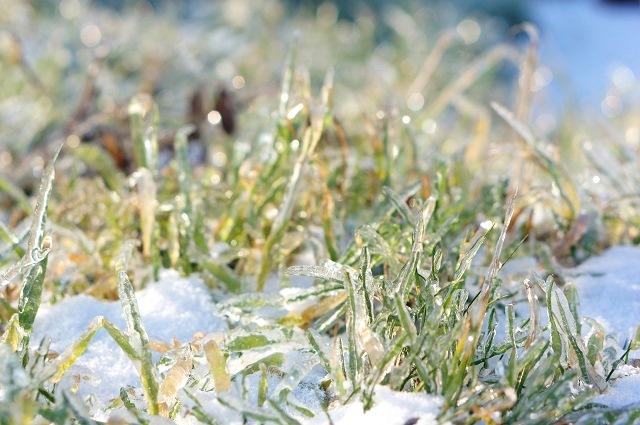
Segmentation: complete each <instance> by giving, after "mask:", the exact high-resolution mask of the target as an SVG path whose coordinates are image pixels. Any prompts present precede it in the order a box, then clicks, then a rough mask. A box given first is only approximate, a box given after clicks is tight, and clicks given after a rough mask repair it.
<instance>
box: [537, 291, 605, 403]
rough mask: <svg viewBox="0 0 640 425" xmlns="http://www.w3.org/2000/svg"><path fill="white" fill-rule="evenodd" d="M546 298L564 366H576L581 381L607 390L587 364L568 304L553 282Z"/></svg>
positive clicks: (580, 338)
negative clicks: (548, 299)
mask: <svg viewBox="0 0 640 425" xmlns="http://www.w3.org/2000/svg"><path fill="white" fill-rule="evenodd" d="M547 297H548V298H550V301H549V302H548V305H549V306H550V309H549V323H550V324H551V326H552V327H554V328H555V334H556V335H557V336H558V337H559V339H560V341H561V344H562V353H563V357H564V359H565V364H566V365H567V366H569V365H572V364H577V365H578V367H579V370H580V373H581V375H582V377H583V379H585V381H586V382H587V383H591V384H594V385H595V386H596V388H598V390H600V392H603V391H604V390H605V389H606V388H607V382H606V380H605V379H604V377H603V376H601V375H600V374H599V373H598V372H597V371H596V370H595V368H594V367H593V365H592V364H591V363H590V362H589V359H588V351H587V348H586V347H585V343H584V341H583V339H582V337H581V336H580V334H579V333H578V326H577V323H576V321H575V319H574V316H573V314H572V311H571V308H570V307H569V302H568V301H567V298H566V297H565V295H564V294H563V293H562V291H561V290H560V289H558V288H556V287H555V285H554V282H553V280H550V281H549V283H548V284H547Z"/></svg>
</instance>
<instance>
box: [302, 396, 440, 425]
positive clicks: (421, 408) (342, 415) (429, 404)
mask: <svg viewBox="0 0 640 425" xmlns="http://www.w3.org/2000/svg"><path fill="white" fill-rule="evenodd" d="M374 401H375V405H374V406H373V408H371V409H370V410H369V411H367V412H363V405H362V402H360V401H356V402H353V403H349V404H347V405H345V406H340V407H338V408H336V409H334V410H332V411H330V412H329V415H330V416H331V420H332V421H333V423H334V424H335V425H350V424H360V423H366V424H367V425H403V424H405V423H407V422H409V423H412V424H415V425H435V424H437V423H438V421H437V420H436V417H437V415H438V413H440V410H441V409H442V405H443V404H444V399H443V398H442V397H438V396H432V395H427V394H424V393H421V394H416V393H406V392H397V391H393V390H391V389H390V388H388V387H383V386H377V387H376V389H375V394H374ZM412 420H416V422H412ZM327 422H328V421H327V418H326V416H324V415H322V414H320V415H317V416H316V417H315V418H314V419H313V420H312V421H311V422H309V425H321V424H326V423H327Z"/></svg>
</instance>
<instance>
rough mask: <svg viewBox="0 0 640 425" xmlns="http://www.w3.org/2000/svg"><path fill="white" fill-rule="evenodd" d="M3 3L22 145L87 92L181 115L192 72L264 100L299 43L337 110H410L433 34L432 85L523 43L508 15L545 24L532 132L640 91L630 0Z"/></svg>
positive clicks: (8, 105)
mask: <svg viewBox="0 0 640 425" xmlns="http://www.w3.org/2000/svg"><path fill="white" fill-rule="evenodd" d="M0 8H1V10H2V11H3V13H2V14H1V16H0V55H1V56H0V75H2V79H3V82H2V83H0V96H1V97H0V143H2V144H5V145H6V144H13V145H14V147H15V148H16V150H17V151H18V152H20V151H24V150H26V149H27V147H28V146H31V145H33V144H37V143H38V142H39V141H41V140H45V139H47V138H50V136H51V133H52V131H54V130H55V129H56V128H57V129H59V128H60V126H61V125H62V126H67V127H68V126H69V125H70V123H69V122H68V117H70V116H74V114H77V113H79V111H78V107H79V106H78V104H79V102H81V100H80V99H81V98H82V96H89V95H93V96H94V97H95V98H96V105H95V107H96V108H97V109H98V110H99V111H101V112H103V113H114V111H116V110H117V109H118V108H122V105H123V104H125V103H126V102H127V101H128V99H130V98H131V97H132V96H134V95H135V94H137V93H139V92H148V93H149V94H151V95H153V96H154V97H155V98H156V99H157V102H158V104H159V107H160V110H161V111H163V112H164V117H163V123H164V125H166V126H167V127H172V126H174V127H175V126H177V125H178V124H180V123H181V122H182V121H183V120H184V116H185V115H188V114H189V111H188V110H187V109H188V107H189V100H188V99H189V96H191V95H192V94H193V92H194V91H195V90H197V88H198V87H203V88H204V92H203V96H205V98H207V99H209V98H211V97H215V95H216V93H219V91H220V90H223V89H224V90H226V92H228V93H229V94H230V95H231V96H233V99H235V100H234V102H235V103H234V105H236V106H238V107H239V108H240V109H249V108H253V109H254V110H255V109H259V108H264V111H267V110H268V109H273V103H271V104H269V102H266V103H263V102H261V100H262V99H268V98H269V97H270V96H271V98H272V97H273V94H274V93H276V92H277V90H278V89H279V84H280V80H281V76H282V72H283V69H284V64H285V61H286V58H287V55H288V54H289V52H290V51H292V48H293V46H295V45H297V46H298V49H297V50H296V51H297V55H298V56H297V60H298V62H299V63H300V64H303V65H304V66H306V67H308V70H309V78H310V80H311V83H312V86H313V87H319V86H320V85H321V83H322V80H323V79H324V76H325V75H326V73H327V72H328V71H329V70H332V69H333V70H335V75H336V78H335V81H336V84H337V87H338V88H340V90H336V93H337V94H338V96H339V98H338V100H339V101H340V102H337V103H338V106H339V108H341V109H342V113H344V114H346V115H349V114H354V113H361V112H362V109H363V99H361V98H358V96H356V95H355V94H356V93H367V99H366V102H364V103H365V105H364V109H365V110H366V109H367V108H368V109H370V110H371V111H369V112H375V109H376V108H379V107H383V108H387V107H396V106H398V105H400V110H399V113H402V110H403V109H407V108H408V110H409V111H413V112H415V111H417V110H421V109H422V108H423V107H425V105H428V103H429V100H430V99H429V98H428V93H417V92H416V93H415V96H413V97H411V96H412V95H413V94H414V93H407V96H408V99H405V100H406V102H408V103H406V104H405V105H402V103H405V100H401V99H399V97H402V96H404V95H405V92H406V90H408V89H413V88H415V84H417V83H424V82H420V81H418V82H416V78H417V76H418V75H419V72H420V68H421V66H423V63H424V61H425V57H427V56H428V55H429V54H430V53H432V52H434V48H436V46H437V43H438V40H440V38H439V37H441V36H442V35H443V34H444V33H446V32H447V31H450V32H451V33H452V34H453V35H454V36H455V37H456V38H457V41H455V42H453V41H452V42H451V45H449V44H447V49H448V51H447V52H446V54H445V60H443V61H442V62H441V63H440V64H439V66H440V68H439V70H438V72H437V73H434V75H432V76H431V79H430V81H429V82H428V85H429V86H433V85H438V87H441V86H442V85H444V84H445V83H446V82H447V81H448V80H447V78H445V77H447V76H452V75H456V74H459V73H461V72H462V70H463V67H464V64H467V63H469V62H470V61H472V59H473V58H475V57H477V56H478V55H479V53H481V52H483V51H487V50H488V49H489V48H491V47H492V46H495V45H497V44H500V43H511V44H514V43H515V44H516V45H518V46H520V48H521V49H524V48H525V47H526V46H527V45H528V43H529V37H527V36H526V35H525V34H523V33H522V32H521V31H517V30H514V28H515V27H514V26H515V25H518V24H520V23H522V22H532V23H533V24H534V25H535V26H536V27H537V28H538V30H539V37H540V40H539V43H538V45H537V46H538V57H539V58H538V66H537V68H536V70H535V73H534V78H533V80H534V86H533V90H534V92H535V94H534V96H533V105H534V107H533V115H534V116H533V117H532V125H534V127H535V128H536V129H537V130H538V131H539V132H540V133H542V134H545V135H549V134H552V133H553V132H554V131H555V130H556V129H557V128H558V122H559V120H561V119H562V117H565V116H567V115H570V114H574V113H579V114H588V115H590V116H596V117H597V116H604V117H608V118H615V117H617V116H619V115H620V114H622V113H623V112H624V111H625V108H627V109H628V108H629V107H632V106H633V105H637V103H638V99H639V98H640V96H639V94H638V78H639V77H640V43H639V42H638V40H640V3H639V2H638V1H605V0H564V1H554V0H536V1H524V0H457V1H428V0H412V1H409V0H398V1H394V2H389V1H383V0H356V1H327V0H311V1H303V0H282V1H275V0H267V1H261V2H258V1H251V0H237V1H214V2H212V1H204V0H190V1H181V2H173V1H166V0H150V1H125V0H91V1H89V0H61V1H46V0H45V1H34V0H32V1H24V0H0ZM460 42H461V43H460ZM451 46H453V48H449V47H451ZM506 56H509V54H507V55H506ZM503 59H504V60H498V61H495V63H492V64H491V69H490V70H489V72H488V75H490V76H492V77H493V78H492V79H489V78H487V79H484V80H483V79H481V80H480V82H479V84H478V87H479V88H478V89H477V90H476V92H477V93H479V91H481V89H480V88H482V87H484V93H486V94H487V97H486V98H483V103H484V104H483V107H484V106H487V105H488V101H490V100H492V99H509V98H513V96H511V95H510V87H509V84H510V81H512V79H513V78H514V77H515V76H516V75H517V74H518V73H517V65H516V64H515V63H514V62H513V61H510V60H509V59H508V58H506V59H505V58H503ZM89 80H91V81H92V84H89V83H88V81H89ZM449 80H450V79H449ZM490 80H491V82H489V81H490ZM483 81H486V83H483ZM496 81H497V82H498V83H497V85H496ZM500 81H502V82H505V83H507V84H504V85H502V87H500V84H499V82H500ZM411 84H414V86H412V85H411ZM418 85H420V84H418ZM425 86H426V83H425ZM91 89H95V93H89V92H87V90H91ZM83 90H84V91H83ZM83 93H84V94H83ZM399 93H402V95H399ZM473 93H474V89H473V88H472V90H471V92H470V94H471V97H472V98H473V96H472V95H473ZM340 96H342V97H340ZM214 101H215V99H214V100H211V101H210V102H214ZM205 103H206V102H205ZM80 112H82V111H80ZM87 113H89V112H87ZM92 113H93V112H92ZM81 115H82V114H81ZM264 115H265V116H268V114H267V113H265V114H264ZM25 122H29V123H30V125H28V126H25ZM249 125H250V124H249ZM245 126H246V125H245ZM425 126H426V128H429V127H430V126H431V124H430V123H427V124H424V125H423V127H425ZM16 146H17V147H16ZM0 165H2V161H0Z"/></svg>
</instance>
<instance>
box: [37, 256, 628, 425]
mask: <svg viewBox="0 0 640 425" xmlns="http://www.w3.org/2000/svg"><path fill="white" fill-rule="evenodd" d="M536 267H537V265H536V263H535V262H534V261H532V260H531V259H522V260H514V261H513V262H511V264H510V266H509V268H505V269H504V270H503V272H505V274H508V275H513V274H516V275H518V276H519V278H520V279H522V278H523V276H526V275H527V274H528V273H529V272H530V271H531V270H532V269H535V268H536ZM563 272H564V275H565V277H567V278H568V279H567V280H568V281H570V282H573V284H574V285H575V286H576V288H577V290H578V293H579V295H580V300H581V311H582V315H583V316H588V317H592V318H594V319H596V320H597V321H599V322H600V323H601V324H602V325H603V326H604V328H605V330H606V331H607V332H608V333H616V334H617V336H618V340H619V341H620V342H621V343H622V342H624V340H626V339H629V338H631V337H632V336H633V333H634V331H635V327H636V325H637V322H638V318H639V317H640V248H638V247H631V246H619V247H614V248H611V249H609V250H607V251H605V252H603V253H602V254H601V255H599V256H595V257H592V258H590V259H589V260H587V261H586V262H585V263H583V264H581V265H580V266H578V267H575V268H572V269H564V271H563ZM297 290H299V289H297V288H283V289H282V290H281V291H284V292H281V295H282V296H284V295H285V294H290V293H291V292H295V291H297ZM136 296H137V299H138V304H139V308H140V311H141V315H142V320H143V323H144V325H145V327H146V329H147V333H148V334H149V338H150V340H152V341H154V342H159V343H163V344H167V345H169V346H172V347H173V346H174V339H175V340H176V341H178V342H179V343H180V344H184V343H187V342H190V341H192V340H193V339H194V334H196V333H200V335H203V334H206V335H208V336H207V338H212V337H213V338H216V339H217V340H221V339H222V338H231V339H233V338H234V335H235V336H238V335H243V334H244V333H247V332H251V330H250V329H246V330H243V329H234V330H231V331H230V332H228V333H225V334H224V335H226V336H225V337H223V336H222V335H223V334H222V332H224V331H228V330H229V329H228V324H227V321H226V320H225V318H224V317H223V316H222V314H221V313H220V312H219V311H218V310H217V307H216V304H215V303H214V301H213V299H212V297H211V292H210V290H209V289H208V288H207V286H206V285H205V284H204V283H203V282H202V281H201V279H200V278H199V277H198V276H191V277H189V278H184V277H180V276H179V274H178V273H177V272H175V271H163V272H162V273H161V276H160V280H159V281H158V282H155V283H151V284H149V285H148V286H147V287H146V288H145V289H142V290H140V291H138V292H137V294H136ZM96 316H105V317H106V318H107V319H108V320H110V321H112V322H113V323H114V324H116V326H118V327H120V328H121V329H124V328H125V324H124V320H123V318H122V315H121V307H120V303H119V302H105V301H99V300H96V299H94V298H91V297H88V296H85V295H77V296H74V297H69V298H65V299H63V300H62V301H60V302H59V303H57V304H54V305H48V304H45V305H43V306H42V307H41V310H40V312H39V314H38V316H37V319H36V323H35V332H34V337H33V339H32V344H33V345H34V346H36V345H37V344H38V343H39V341H40V340H41V339H42V338H43V337H45V336H48V337H50V338H51V340H52V341H51V348H52V349H53V350H55V351H57V352H62V351H63V350H64V349H65V348H67V347H68V346H70V345H71V344H73V342H74V341H76V340H77V338H78V337H79V336H80V335H81V334H82V333H83V331H85V329H86V327H87V325H88V324H89V323H90V322H91V320H92V319H94V318H95V317H96ZM543 316H544V313H543ZM253 326H254V327H255V326H258V323H254V325H253ZM261 332H263V333H264V332H266V333H264V334H265V335H270V332H271V333H273V332H275V333H277V332H279V331H277V330H276V329H274V330H268V331H261ZM274 335H275V334H274ZM274 338H275V339H276V340H277V338H276V336H274ZM306 344H307V343H306V340H305V336H304V332H303V331H299V330H294V331H293V333H292V336H291V337H290V338H289V340H287V341H283V342H280V343H274V344H268V345H267V346H265V347H263V348H259V349H253V350H251V351H248V352H245V353H240V355H232V356H231V357H230V358H229V361H228V368H229V372H230V373H231V374H232V375H233V374H234V373H237V372H238V371H240V370H241V369H242V368H244V367H246V366H247V365H248V364H251V363H252V362H254V361H257V360H259V359H260V358H263V357H264V356H267V355H269V354H272V353H276V352H284V353H286V360H285V362H284V363H283V364H282V365H281V370H293V369H295V368H298V370H299V371H300V372H301V373H303V375H302V376H304V379H302V381H300V383H299V384H298V383H297V382H296V383H295V388H294V391H293V392H292V393H291V395H290V397H289V400H290V401H291V402H293V403H296V404H299V405H302V406H305V407H306V408H307V409H310V410H311V411H312V412H314V413H315V414H316V416H315V418H313V419H308V418H306V417H303V416H300V417H296V419H298V420H301V422H302V423H307V424H309V425H318V424H324V423H327V422H328V419H327V418H326V415H325V414H324V413H323V412H322V407H321V404H320V401H319V399H318V389H319V388H318V384H319V382H321V381H322V380H323V379H324V375H325V372H324V370H323V369H322V368H320V367H319V366H317V365H316V366H314V365H315V364H316V360H315V359H314V358H313V353H311V352H309V350H308V349H306ZM155 356H156V358H155V360H158V359H159V354H157V353H156V354H155ZM636 358H640V351H632V352H631V355H630V359H636ZM635 363H637V362H634V364H635ZM198 367H200V368H202V367H206V365H200V366H196V368H198ZM66 375H67V376H79V377H81V379H80V384H79V389H78V394H79V395H80V396H82V397H84V398H87V397H89V396H90V395H92V396H91V397H92V398H90V400H92V402H93V408H92V413H93V414H94V415H95V417H96V418H97V419H106V417H108V412H106V413H105V412H104V411H103V410H102V409H104V408H105V407H106V406H108V405H109V403H110V402H111V401H112V400H113V399H114V398H116V397H117V396H118V394H119V391H120V388H122V387H127V386H130V387H131V388H132V389H134V390H135V392H136V394H140V383H139V377H138V375H137V373H136V370H135V368H134V366H133V364H132V363H131V361H130V360H129V359H128V358H127V357H126V355H125V354H123V352H122V350H121V349H120V348H119V347H118V346H117V345H116V343H115V342H114V341H113V340H112V339H111V338H110V337H109V335H108V334H107V333H106V332H105V331H104V330H100V331H99V332H98V333H97V334H96V336H95V337H94V339H93V340H92V341H91V343H90V344H89V347H88V348H87V350H86V351H85V353H84V354H83V355H82V356H81V357H80V358H79V359H78V361H77V362H76V363H75V364H74V365H73V366H72V367H71V368H70V369H69V370H68V371H67V373H66ZM259 376H260V374H259V373H254V374H251V375H248V376H246V378H245V384H246V386H245V388H248V394H247V395H248V399H249V400H253V401H254V402H255V400H257V387H258V381H259ZM614 378H616V379H615V380H614V381H613V385H612V386H611V388H609V389H608V390H607V391H606V392H605V393H604V394H602V395H599V396H598V397H596V398H595V399H594V400H593V401H594V402H597V403H602V404H605V405H608V406H611V407H623V406H627V405H629V404H638V403H640V369H639V368H636V367H634V366H631V365H621V366H620V367H619V368H618V370H617V371H616V372H615V373H614ZM239 384H240V383H239V382H234V386H235V387H236V390H237V389H238V388H237V387H238V386H239ZM268 384H269V391H273V390H274V389H275V388H277V387H278V385H281V380H280V379H279V378H277V377H274V376H270V377H269V378H268ZM191 393H192V394H193V395H194V396H195V397H196V398H197V399H198V400H199V402H200V403H201V406H202V408H203V409H204V411H205V412H207V413H209V414H212V415H213V416H214V417H216V418H218V419H219V420H224V422H225V423H229V424H234V423H238V424H240V423H242V420H243V419H242V416H241V415H240V414H238V413H237V412H235V411H233V410H232V409H230V408H229V407H225V406H223V405H221V404H220V403H219V402H218V401H217V400H216V398H215V396H213V395H212V393H211V391H203V390H202V388H193V389H192V390H191ZM134 399H138V401H139V397H138V396H136V397H134ZM180 400H181V401H182V402H183V405H184V406H190V405H191V403H192V401H191V400H190V398H189V397H187V396H185V395H184V394H182V395H181V396H180ZM374 400H375V405H374V407H373V408H372V409H371V410H369V411H368V412H366V413H363V409H362V407H363V406H362V403H361V401H360V399H359V398H354V399H353V400H352V401H350V402H349V403H348V404H347V405H345V406H338V407H335V408H333V409H330V410H329V415H330V416H331V420H332V421H333V422H334V423H335V424H336V425H339V424H349V423H360V422H363V423H364V421H366V423H368V424H384V425H393V424H398V425H402V424H405V423H415V424H423V425H425V424H435V423H437V421H436V417H437V415H438V413H439V412H440V409H441V408H442V399H441V398H439V397H436V396H430V395H426V394H410V393H399V392H394V391H392V390H391V389H389V388H387V387H383V386H378V387H376V390H375V395H374ZM287 410H288V409H287ZM288 411H289V410H288ZM289 412H290V413H292V414H293V416H295V413H296V412H295V411H293V412H291V411H289ZM176 422H177V423H179V424H194V423H197V421H194V419H193V417H190V416H185V415H184V414H180V415H179V417H178V418H176Z"/></svg>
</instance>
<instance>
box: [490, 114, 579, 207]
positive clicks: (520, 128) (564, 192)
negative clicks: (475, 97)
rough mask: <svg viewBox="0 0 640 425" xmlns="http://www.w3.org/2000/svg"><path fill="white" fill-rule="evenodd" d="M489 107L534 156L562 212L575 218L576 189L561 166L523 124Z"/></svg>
mask: <svg viewBox="0 0 640 425" xmlns="http://www.w3.org/2000/svg"><path fill="white" fill-rule="evenodd" d="M491 107H492V108H493V110H494V111H496V112H497V113H498V115H500V117H501V118H502V119H503V120H504V121H505V122H506V123H507V124H509V126H510V127H511V128H513V129H514V130H515V131H516V133H517V134H518V135H519V136H520V137H521V138H522V140H523V141H524V142H525V143H526V145H527V146H528V147H529V148H530V149H531V150H532V151H533V153H534V154H535V159H536V160H537V163H538V165H539V166H540V167H541V168H542V169H543V170H545V171H546V172H547V173H548V174H549V176H550V177H551V178H552V180H553V181H554V182H555V184H556V186H557V187H558V189H559V191H560V197H561V198H562V200H563V201H564V202H565V204H566V210H565V211H562V212H563V213H564V215H566V216H567V217H569V218H576V217H577V215H578V212H579V210H580V197H579V194H578V189H577V188H576V185H575V183H574V182H573V181H572V179H571V177H570V176H568V175H567V172H566V171H565V170H564V168H563V167H562V165H561V164H559V163H557V161H556V160H554V159H553V158H552V157H550V156H549V155H547V154H546V153H545V152H544V151H543V150H542V149H541V148H540V147H539V143H538V140H537V139H536V137H535V136H534V134H533V131H532V130H531V129H530V128H529V127H528V126H527V125H526V124H524V123H523V122H521V121H519V120H518V119H517V118H516V117H515V116H514V115H513V113H512V112H510V111H509V110H508V109H507V108H505V107H504V106H502V105H500V104H498V103H496V102H492V103H491Z"/></svg>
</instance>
